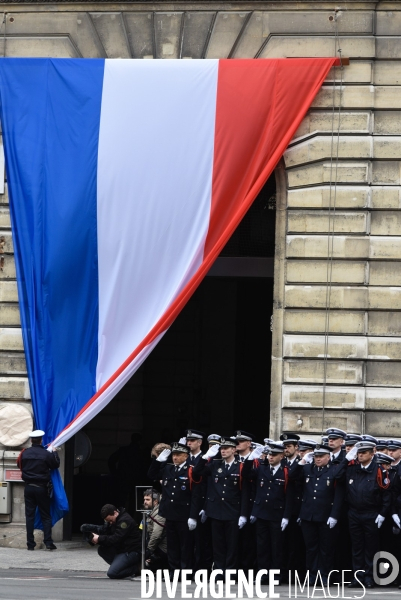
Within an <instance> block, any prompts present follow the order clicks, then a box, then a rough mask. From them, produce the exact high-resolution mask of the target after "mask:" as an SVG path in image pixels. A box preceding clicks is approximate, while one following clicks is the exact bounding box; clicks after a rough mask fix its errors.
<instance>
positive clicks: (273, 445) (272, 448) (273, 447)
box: [269, 442, 285, 454]
mask: <svg viewBox="0 0 401 600" xmlns="http://www.w3.org/2000/svg"><path fill="white" fill-rule="evenodd" d="M284 450H285V448H284V444H283V442H270V443H269V454H281V453H282V452H284Z"/></svg>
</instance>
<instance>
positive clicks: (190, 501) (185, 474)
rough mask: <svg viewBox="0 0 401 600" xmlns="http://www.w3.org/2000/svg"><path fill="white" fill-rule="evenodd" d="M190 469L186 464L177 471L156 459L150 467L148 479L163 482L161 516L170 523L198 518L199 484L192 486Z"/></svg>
mask: <svg viewBox="0 0 401 600" xmlns="http://www.w3.org/2000/svg"><path fill="white" fill-rule="evenodd" d="M190 469H191V467H188V465H187V464H186V463H184V464H183V465H182V467H181V469H179V470H178V471H176V468H175V465H173V464H171V463H167V461H163V462H161V461H158V460H156V459H153V461H152V464H151V465H150V467H149V471H148V477H149V478H150V479H156V480H162V498H161V501H160V505H159V515H161V516H162V517H165V518H166V519H168V520H169V521H187V520H188V519H189V518H191V519H196V518H197V517H198V514H199V511H200V509H201V497H200V494H199V490H198V488H197V484H196V483H194V484H193V485H192V486H191V483H190V477H189V475H190V473H189V470H190ZM196 492H197V493H196Z"/></svg>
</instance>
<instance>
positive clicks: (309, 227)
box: [287, 210, 401, 235]
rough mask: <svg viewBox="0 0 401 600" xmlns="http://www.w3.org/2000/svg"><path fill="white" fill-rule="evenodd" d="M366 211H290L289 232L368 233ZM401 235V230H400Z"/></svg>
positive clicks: (288, 218) (288, 219)
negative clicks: (333, 212)
mask: <svg viewBox="0 0 401 600" xmlns="http://www.w3.org/2000/svg"><path fill="white" fill-rule="evenodd" d="M367 216H368V215H367V213H366V212H346V213H345V212H344V213H342V212H338V211H336V213H335V215H334V216H333V214H331V213H329V212H328V211H313V212H312V211H306V210H303V211H289V212H288V216H287V232H288V233H328V232H330V233H331V232H333V231H334V233H366V232H367V231H366V228H367ZM400 235H401V232H400Z"/></svg>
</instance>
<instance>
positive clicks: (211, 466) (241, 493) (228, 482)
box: [193, 458, 249, 521]
mask: <svg viewBox="0 0 401 600" xmlns="http://www.w3.org/2000/svg"><path fill="white" fill-rule="evenodd" d="M193 475H194V478H195V479H196V480H198V478H199V477H202V478H203V479H204V478H206V477H209V478H210V479H209V481H210V483H208V486H207V494H206V502H205V510H206V514H207V516H208V517H210V518H211V519H217V520H219V521H236V520H238V519H239V517H241V516H247V514H248V499H249V489H248V488H249V484H248V481H247V480H246V478H244V477H242V468H241V467H240V463H239V461H238V460H237V459H234V461H233V462H232V463H231V467H230V469H229V471H228V472H226V469H225V461H224V460H222V459H218V460H212V461H210V462H207V461H206V460H205V459H203V458H202V460H201V461H200V462H199V464H198V465H197V466H196V467H195V469H194V472H193Z"/></svg>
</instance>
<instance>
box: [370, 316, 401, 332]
mask: <svg viewBox="0 0 401 600" xmlns="http://www.w3.org/2000/svg"><path fill="white" fill-rule="evenodd" d="M368 334H369V335H381V336H400V337H401V312H394V311H378V312H376V311H374V310H370V311H369V313H368Z"/></svg>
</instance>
